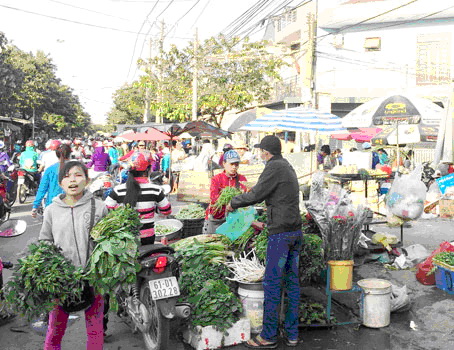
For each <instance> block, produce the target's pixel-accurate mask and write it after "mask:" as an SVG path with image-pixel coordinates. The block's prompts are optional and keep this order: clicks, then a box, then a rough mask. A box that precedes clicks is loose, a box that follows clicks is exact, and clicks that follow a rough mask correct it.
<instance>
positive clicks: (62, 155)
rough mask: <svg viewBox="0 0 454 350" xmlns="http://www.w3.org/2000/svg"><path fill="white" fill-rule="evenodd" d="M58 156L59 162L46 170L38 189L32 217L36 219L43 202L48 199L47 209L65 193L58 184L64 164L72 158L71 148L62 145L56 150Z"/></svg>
mask: <svg viewBox="0 0 454 350" xmlns="http://www.w3.org/2000/svg"><path fill="white" fill-rule="evenodd" d="M56 156H57V157H58V159H59V162H57V163H55V164H53V165H51V166H50V167H48V168H47V169H46V171H45V172H44V174H43V177H42V179H41V182H40V184H39V187H38V192H37V193H36V197H35V200H34V201H33V207H32V212H31V216H32V217H33V218H36V216H37V214H38V209H39V207H40V206H41V202H42V200H43V199H44V197H46V202H45V206H46V207H47V206H48V205H49V204H51V203H52V200H53V199H54V197H56V196H58V195H59V194H60V193H63V189H62V188H61V187H60V184H59V183H58V173H59V171H60V169H62V168H63V166H64V164H65V163H66V162H67V161H68V160H69V158H70V156H71V147H69V146H68V145H66V144H63V145H60V146H59V147H58V149H57V150H56Z"/></svg>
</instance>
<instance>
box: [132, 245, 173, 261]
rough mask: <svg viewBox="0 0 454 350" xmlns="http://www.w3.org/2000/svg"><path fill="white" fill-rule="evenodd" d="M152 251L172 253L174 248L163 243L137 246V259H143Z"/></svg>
mask: <svg viewBox="0 0 454 350" xmlns="http://www.w3.org/2000/svg"><path fill="white" fill-rule="evenodd" d="M153 253H168V254H173V253H175V250H174V249H173V248H172V247H169V246H167V245H164V244H146V245H142V246H140V247H139V259H143V258H145V257H147V256H149V255H150V254H153Z"/></svg>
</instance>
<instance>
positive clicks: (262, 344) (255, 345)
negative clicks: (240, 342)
mask: <svg viewBox="0 0 454 350" xmlns="http://www.w3.org/2000/svg"><path fill="white" fill-rule="evenodd" d="M244 345H246V347H248V348H251V349H276V348H277V342H274V343H270V342H268V341H266V340H265V339H263V338H262V337H261V336H260V335H257V336H255V337H254V338H251V339H249V340H248V341H247V342H246V343H245V344H244Z"/></svg>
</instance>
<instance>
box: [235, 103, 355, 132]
mask: <svg viewBox="0 0 454 350" xmlns="http://www.w3.org/2000/svg"><path fill="white" fill-rule="evenodd" d="M240 130H255V131H278V130H281V131H301V132H313V131H316V132H319V133H322V134H337V133H348V130H347V129H345V128H344V127H343V126H342V119H341V118H339V117H338V116H336V115H334V114H331V113H326V112H321V111H318V110H316V109H312V108H305V107H294V108H287V109H283V110H277V111H273V112H272V113H269V114H265V115H264V116H262V117H259V118H257V119H256V120H254V121H252V122H250V123H248V124H246V125H244V126H243V127H241V128H240Z"/></svg>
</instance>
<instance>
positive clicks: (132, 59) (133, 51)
mask: <svg viewBox="0 0 454 350" xmlns="http://www.w3.org/2000/svg"><path fill="white" fill-rule="evenodd" d="M158 3H159V0H158V1H156V2H155V4H154V6H153V7H152V9H151V10H150V12H148V14H147V15H146V17H145V19H144V20H143V22H142V25H141V26H140V29H139V31H138V32H137V35H136V40H135V41H134V48H133V49H132V55H131V61H130V62H129V68H128V75H127V76H126V80H128V78H129V73H130V72H131V67H132V62H133V61H134V54H135V53H136V46H137V40H138V39H139V33H140V32H141V31H142V29H143V27H144V25H145V23H146V21H147V20H148V17H149V16H150V15H151V13H152V12H153V11H154V9H155V8H156V6H157V5H158ZM152 26H153V25H151V27H152ZM151 27H150V30H151ZM150 30H149V31H148V33H149V32H150ZM148 33H147V35H148ZM145 38H146V37H145ZM134 75H135V73H134Z"/></svg>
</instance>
